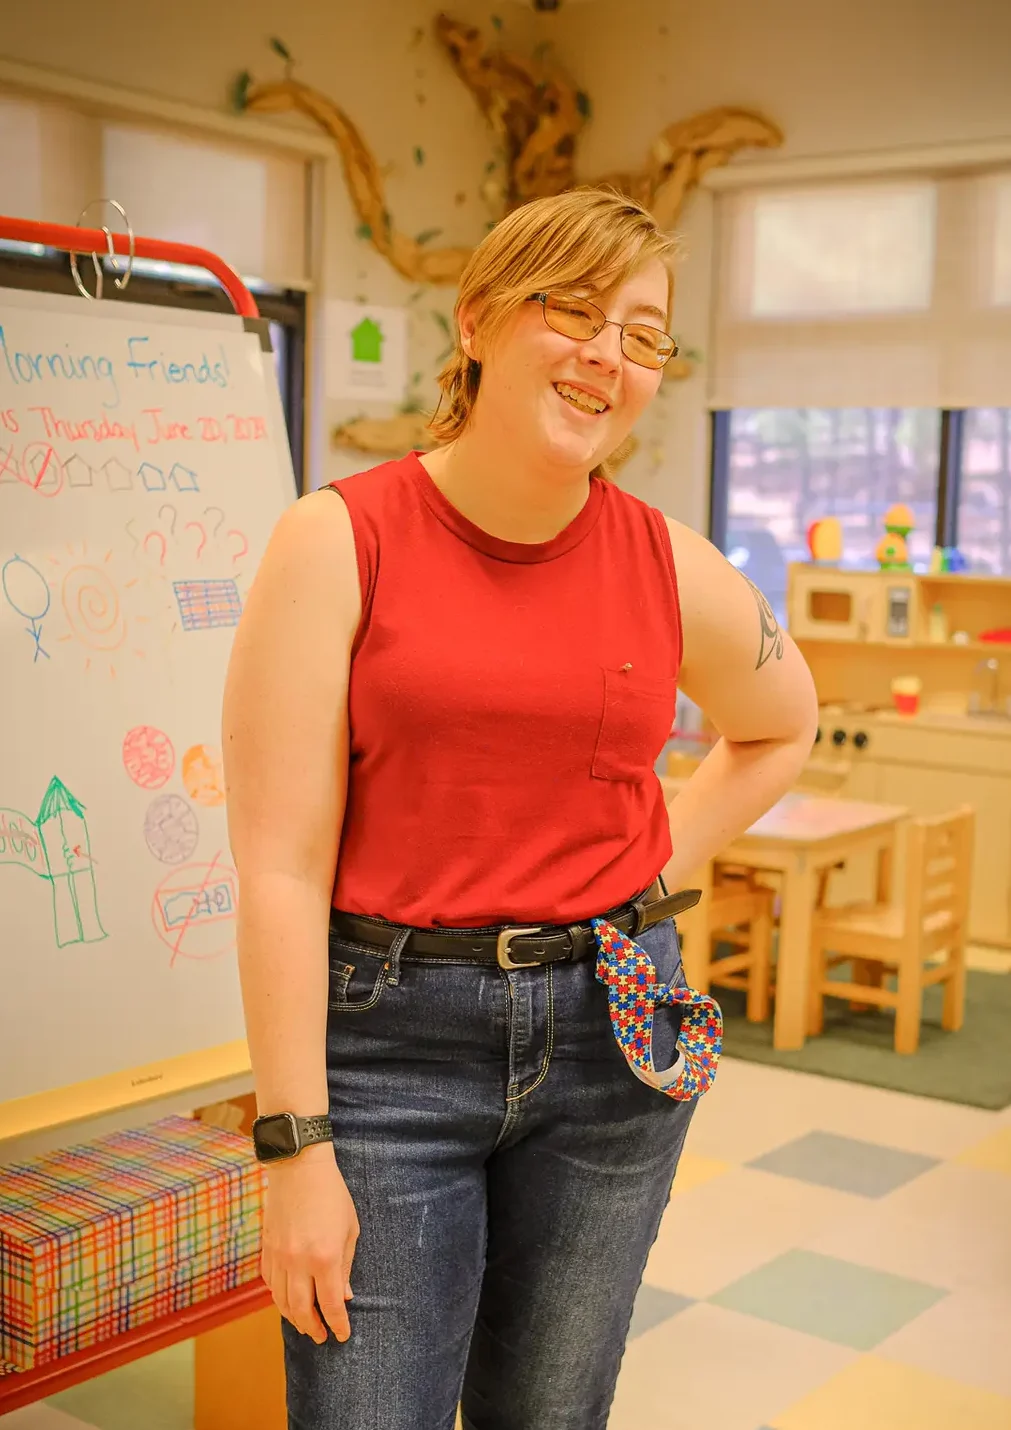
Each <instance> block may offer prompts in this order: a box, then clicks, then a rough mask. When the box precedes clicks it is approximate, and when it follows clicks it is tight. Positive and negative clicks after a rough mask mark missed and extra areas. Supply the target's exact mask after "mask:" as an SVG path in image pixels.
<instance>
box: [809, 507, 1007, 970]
mask: <svg viewBox="0 0 1011 1430" xmlns="http://www.w3.org/2000/svg"><path fill="white" fill-rule="evenodd" d="M809 546H813V548H814V549H815V550H817V549H818V547H817V542H816V541H815V542H812V537H811V535H810V534H809ZM877 554H878V560H879V562H880V563H881V569H879V570H877V571H873V570H870V571H868V570H849V569H846V568H845V567H843V566H841V565H833V564H829V563H828V562H826V561H824V560H813V561H812V562H804V563H796V564H793V565H791V567H790V568H789V573H788V587H787V612H788V617H787V624H788V627H789V630H790V633H791V635H792V636H793V638H794V639H795V641H796V642H797V645H798V646H799V647H800V649H801V651H802V652H803V654H804V657H805V659H806V660H807V662H808V665H809V666H810V668H811V671H812V674H813V676H814V680H815V685H816V687H817V690H818V701H819V706H820V709H821V719H820V721H819V730H818V738H817V741H816V744H815V746H814V749H813V751H812V754H811V759H810V761H809V765H808V769H807V770H806V771H805V774H804V778H803V785H804V787H805V788H806V789H813V790H822V791H823V792H824V793H825V794H831V795H834V796H836V797H842V798H848V799H858V800H873V801H878V802H881V803H885V804H901V805H904V806H905V807H907V808H908V809H909V811H910V814H911V815H914V816H915V815H935V814H942V813H945V812H947V811H948V810H951V809H953V808H954V807H956V806H957V805H960V804H971V805H973V806H974V807H975V809H976V816H977V820H976V840H975V844H976V852H975V857H974V869H973V887H972V897H971V905H970V906H971V911H972V912H971V918H970V938H972V939H973V940H974V941H975V942H979V943H989V944H997V945H1000V946H1003V947H1011V579H1008V578H1004V577H992V576H980V575H976V574H969V573H967V572H965V571H964V570H958V569H945V567H946V565H947V564H948V563H947V561H946V560H945V558H944V555H943V554H942V553H940V552H935V560H934V561H933V562H932V563H931V566H932V569H931V570H930V571H928V572H925V573H923V574H920V573H914V572H913V571H911V570H910V569H909V568H908V564H907V563H906V562H904V561H903V560H901V559H900V560H898V561H893V560H889V559H888V556H889V553H887V552H882V551H881V550H879V552H878V553H877ZM899 554H900V558H901V556H903V555H904V553H899ZM883 558H884V559H883Z"/></svg>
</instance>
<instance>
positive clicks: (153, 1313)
mask: <svg viewBox="0 0 1011 1430" xmlns="http://www.w3.org/2000/svg"><path fill="white" fill-rule="evenodd" d="M263 1183H264V1177H263V1172H262V1169H261V1168H260V1166H259V1164H258V1163H257V1162H256V1160H255V1158H254V1157H253V1154H252V1149H251V1147H250V1143H249V1139H248V1138H247V1137H242V1136H239V1135H237V1134H236V1133H234V1132H223V1131H221V1130H219V1129H218V1128H215V1127H208V1126H206V1125H205V1124H203V1123H201V1122H197V1121H194V1120H191V1119H190V1118H185V1117H169V1118H165V1119H164V1120H162V1121H160V1122H156V1123H154V1124H153V1125H151V1126H149V1127H143V1128H138V1129H136V1130H131V1131H125V1132H116V1133H112V1134H110V1135H109V1136H107V1137H101V1138H98V1139H97V1140H95V1141H94V1142H88V1143H83V1144H80V1145H78V1146H74V1147H67V1148H62V1149H60V1150H59V1151H57V1152H53V1153H50V1154H48V1155H46V1156H44V1157H38V1158H35V1159H33V1160H32V1161H30V1162H23V1163H17V1164H14V1165H12V1166H9V1167H4V1168H0V1362H4V1363H6V1364H8V1365H14V1366H16V1367H17V1368H18V1369H19V1370H29V1369H31V1368H32V1367H33V1366H40V1365H45V1364H47V1363H48V1362H50V1361H53V1360H55V1359H57V1357H59V1356H64V1355H69V1354H70V1353H71V1352H73V1351H78V1350H83V1349H84V1348H85V1347H87V1346H92V1345H96V1344H98V1343H99V1342H101V1341H105V1340H108V1339H109V1338H111V1337H112V1336H116V1335H120V1334H122V1333H123V1332H125V1331H129V1330H133V1329H134V1328H135V1327H137V1326H141V1325H145V1324H147V1323H148V1322H150V1321H154V1320H158V1319H160V1318H161V1317H163V1316H168V1315H171V1314H172V1313H173V1312H175V1311H180V1310H183V1309H184V1308H185V1307H187V1306H192V1305H196V1304H197V1303H198V1302H200V1301H202V1300H206V1299H207V1298H208V1297H211V1296H215V1295H218V1294H219V1293H221V1292H223V1291H227V1290H231V1289H233V1288H234V1287H236V1286H240V1285H242V1284H243V1283H245V1282H247V1281H251V1280H254V1279H255V1278H256V1277H257V1276H258V1275H259V1257H260V1234H261V1227H262V1221H263Z"/></svg>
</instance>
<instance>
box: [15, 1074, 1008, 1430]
mask: <svg viewBox="0 0 1011 1430" xmlns="http://www.w3.org/2000/svg"><path fill="white" fill-rule="evenodd" d="M1009 1327H1011V1108H1009V1109H1007V1110H1006V1111H1004V1112H984V1111H981V1110H979V1109H975V1108H969V1107H962V1106H958V1105H956V1104H952V1103H945V1102H938V1101H931V1100H927V1099H922V1098H916V1097H910V1096H908V1095H906V1094H902V1093H894V1092H886V1091H882V1090H880V1089H877V1088H872V1087H865V1086H859V1085H856V1084H853V1083H844V1082H837V1081H831V1080H828V1079H824V1078H818V1077H812V1076H810V1075H807V1074H803V1073H797V1072H791V1071H784V1070H782V1069H779V1068H773V1067H765V1066H761V1065H759V1064H755V1063H746V1062H740V1061H734V1060H732V1059H726V1060H724V1063H723V1065H722V1067H721V1068H720V1073H719V1077H718V1078H717V1081H716V1084H715V1086H714V1088H713V1090H712V1092H710V1093H709V1094H708V1095H707V1096H706V1097H705V1098H704V1099H703V1100H702V1102H701V1104H700V1106H699V1109H698V1111H697V1113H696V1116H695V1120H694V1123H693V1126H692V1129H691V1132H690V1134H689V1138H688V1144H687V1148H686V1150H685V1153H684V1156H683V1158H682V1162H681V1167H680V1170H679V1173H678V1177H677V1180H676V1182H675V1184H674V1191H673V1195H672V1197H671V1202H670V1207H669V1209H668V1211H667V1214H666V1217H665V1219H664V1222H663V1225H662V1227H661V1230H660V1235H659V1237H658V1238H657V1242H656V1244H655V1246H654V1248H653V1251H652V1253H651V1255H650V1258H649V1262H648V1265H647V1268H646V1274H645V1279H644V1283H643V1286H642V1290H641V1292H640V1295H639V1299H638V1303H637V1306H636V1312H635V1317H634V1321H633V1325H632V1332H631V1336H630V1339H629V1343H628V1349H627V1351H626V1354H625V1360H624V1364H623V1368H622V1373H621V1379H620V1382H619V1386H618V1392H617V1396H616V1398H615V1403H614V1408H613V1411H612V1415H611V1420H610V1430H852V1427H853V1426H859V1427H860V1430H962V1427H966V1430H969V1427H971V1430H1011V1356H1008V1354H1007V1347H1008V1344H1009V1340H1008V1334H1009V1333H1008V1328H1009ZM192 1402H193V1355H192V1346H191V1345H181V1346H177V1347H174V1348H172V1349H170V1350H168V1351H164V1352H162V1353H160V1354H158V1355H154V1356H151V1357H150V1358H149V1359H147V1360H144V1361H139V1362H135V1363H134V1364H133V1365H130V1366H126V1367H124V1368H123V1369H121V1370H118V1371H115V1372H113V1373H112V1374H111V1375H108V1376H105V1377H103V1378H101V1379H99V1380H95V1381H92V1382H90V1383H89V1384H87V1385H83V1386H80V1387H78V1388H77V1389H75V1390H71V1391H67V1392H65V1393H64V1394H62V1395H59V1396H56V1397H55V1398H54V1399H53V1400H51V1401H47V1402H43V1403H42V1404H38V1405H34V1406H29V1407H27V1408H26V1409H24V1410H19V1411H14V1412H13V1413H12V1414H10V1415H7V1416H4V1417H2V1419H0V1427H2V1430H88V1427H97V1430H192V1426H193V1417H192ZM251 1430H255V1427H251Z"/></svg>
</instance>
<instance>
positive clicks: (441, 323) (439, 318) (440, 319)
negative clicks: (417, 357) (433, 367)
mask: <svg viewBox="0 0 1011 1430" xmlns="http://www.w3.org/2000/svg"><path fill="white" fill-rule="evenodd" d="M432 318H433V319H434V321H435V323H436V325H437V326H438V327H439V328H441V329H442V331H443V332H444V333H445V334H446V337H447V338H449V337H452V329H451V328H450V326H449V319H448V318H447V317H446V315H445V313H440V312H439V311H438V310H437V309H434V308H433V310H432ZM439 361H440V362H441V361H442V359H441V358H440V359H439Z"/></svg>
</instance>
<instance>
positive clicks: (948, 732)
mask: <svg viewBox="0 0 1011 1430" xmlns="http://www.w3.org/2000/svg"><path fill="white" fill-rule="evenodd" d="M854 722H855V723H858V724H859V725H860V728H861V729H862V730H863V731H864V732H865V734H866V736H867V742H866V745H865V746H864V748H863V750H857V749H854V748H852V734H853V731H852V730H851V729H848V726H849V725H850V724H853V723H854ZM828 726H829V729H830V730H831V728H835V729H842V728H847V733H848V745H849V747H850V755H849V758H848V761H847V765H846V776H845V779H844V780H843V782H842V784H841V785H840V786H839V787H838V788H837V789H836V790H834V791H833V793H835V794H836V795H838V796H840V797H842V798H844V799H865V800H871V801H877V802H878V803H881V804H902V805H905V806H906V808H907V809H908V810H909V811H910V813H911V814H913V815H914V816H915V815H931V814H944V813H946V812H947V811H949V810H951V809H954V808H955V807H956V806H958V805H960V804H971V805H972V807H973V808H974V809H975V811H976V843H975V849H974V853H973V880H972V897H971V902H970V912H969V934H970V937H971V938H972V939H974V940H975V941H976V942H978V943H991V944H1000V945H1003V946H1005V947H1011V727H1009V728H1008V729H1007V730H1002V729H990V730H986V731H979V730H978V729H974V728H972V724H971V721H969V720H968V719H965V718H963V719H961V720H959V719H949V720H945V719H943V718H939V719H938V720H937V721H936V722H932V721H931V719H930V716H929V714H928V715H926V716H924V717H922V718H921V717H917V718H914V719H901V718H899V717H897V716H895V715H893V714H891V713H878V714H862V715H860V716H858V717H857V716H849V717H847V716H841V717H840V716H835V717H833V718H832V719H831V720H830V721H829V722H828ZM966 726H969V728H966ZM903 877H904V860H903V858H902V850H901V841H900V852H899V858H898V860H897V862H896V867H895V883H896V888H898V886H899V885H900V883H901V880H902V879H903ZM873 892H874V870H873V868H872V866H871V863H870V861H868V860H863V861H861V860H851V861H848V863H847V867H846V869H845V870H844V871H841V872H839V873H837V874H835V875H833V878H832V882H831V885H830V890H829V902H830V903H831V904H841V903H848V902H851V901H852V900H855V899H866V898H870V897H871V896H872V895H873Z"/></svg>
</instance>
